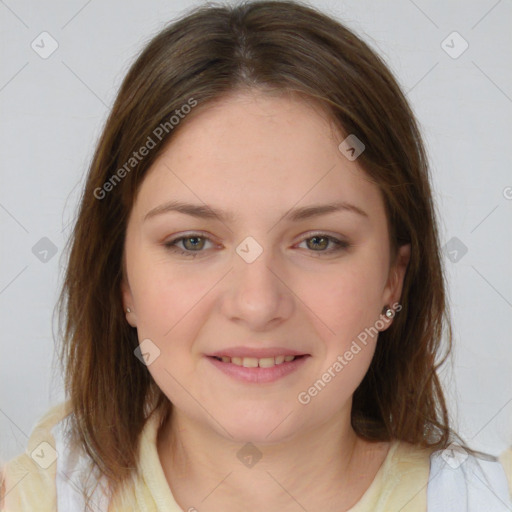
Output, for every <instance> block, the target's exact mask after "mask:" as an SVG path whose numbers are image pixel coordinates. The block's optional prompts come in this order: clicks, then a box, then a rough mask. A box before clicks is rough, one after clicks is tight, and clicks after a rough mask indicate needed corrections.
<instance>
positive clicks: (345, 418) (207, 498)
mask: <svg viewBox="0 0 512 512" xmlns="http://www.w3.org/2000/svg"><path fill="white" fill-rule="evenodd" d="M350 407H351V403H349V404H347V407H346V408H345V409H343V410H342V411H340V413H339V414H338V415H336V416H335V417H333V418H332V419H331V420H330V421H329V422H328V423H325V424H323V425H320V426H317V427H316V428H314V429H310V430H303V431H301V432H300V433H296V434H295V435H294V436H291V437H289V438H287V439H285V440H282V439H281V440H279V442H273V443H270V442H269V443H267V444H262V443H254V444H248V443H247V442H233V440H232V439H229V438H227V437H226V436H222V435H221V433H220V432H217V431H215V430H213V429H212V428H211V427H209V426H208V425H204V424H199V423H197V422H195V421H194V420H192V419H191V418H188V417H186V416H184V415H183V414H181V413H180V412H179V411H177V410H176V409H174V410H173V411H172V414H171V418H170V421H169V422H168V425H164V427H163V428H162V429H161V432H160V433H159V440H158V452H159V455H160V460H161V463H162V468H163V469H164V473H165V475H166V478H167V481H168V483H169V486H170V487H171V491H172V493H173V495H174V497H175V499H176V501H177V502H178V503H179V505H180V506H181V507H182V508H183V510H189V509H191V510H193V509H194V508H196V509H197V510H223V511H230V510H246V511H251V510H254V511H256V510H264V509H269V505H270V504H271V506H272V509H275V510H282V511H288V510H298V508H297V507H298V503H299V504H300V505H301V506H303V507H304V508H305V509H306V510H312V509H318V508H319V501H320V500H322V498H321V497H323V499H325V503H326V506H327V507H328V504H329V503H330V504H331V507H332V506H333V505H332V504H333V500H335V503H336V507H338V508H332V510H338V511H339V510H341V509H340V504H341V503H342V502H343V503H345V505H346V506H347V507H349V506H351V505H352V504H353V503H355V502H356V501H357V499H358V498H359V497H360V495H362V493H364V490H365V489H366V487H367V485H365V483H364V482H363V488H362V489H359V490H358V488H357V486H359V487H361V471H362V473H364V472H365V469H367V466H366V467H365V464H367V462H368V460H367V461H366V463H363V465H361V462H362V459H361V455H363V458H365V455H364V454H363V452H365V453H368V450H367V449H362V448H363V445H364V447H365V448H366V447H367V445H366V444H365V443H364V442H363V441H362V440H361V439H359V438H358V437H357V436H356V434H355V432H354V430H353V429H352V427H351V425H350ZM290 419H291V418H290ZM373 455H374V454H373ZM258 459H259V460H258ZM356 460H357V461H358V462H357V463H356ZM291 468H293V470H290V469H291ZM377 469H378V468H377ZM370 483H371V480H370ZM312 490H314V496H312ZM354 493H355V494H357V496H354ZM192 501H193V502H192ZM299 508H300V507H299ZM323 510H330V509H329V508H323Z"/></svg>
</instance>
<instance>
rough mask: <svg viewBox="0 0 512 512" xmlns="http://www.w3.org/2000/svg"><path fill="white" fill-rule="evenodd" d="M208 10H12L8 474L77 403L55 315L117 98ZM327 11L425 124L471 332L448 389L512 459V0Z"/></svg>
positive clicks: (59, 4) (4, 147)
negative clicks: (93, 165)
mask: <svg viewBox="0 0 512 512" xmlns="http://www.w3.org/2000/svg"><path fill="white" fill-rule="evenodd" d="M199 3H201V2H187V1H177V0H173V1H165V0H150V1H142V0H138V1H130V2H124V1H121V0H109V1H100V0H89V1H84V0H73V1H69V0H66V1H50V2H36V1H35V0H32V1H29V0H5V1H2V2H0V16H1V22H0V23H1V25H0V34H1V35H0V37H1V45H0V48H1V50H0V51H1V63H2V66H1V70H0V111H1V117H0V123H1V127H0V129H1V132H0V140H1V155H0V164H1V186H0V223H1V246H0V255H1V260H0V261H1V265H0V320H1V330H2V335H1V347H0V348H1V352H0V433H1V438H0V457H1V458H2V459H4V460H8V459H10V458H11V457H13V456H14V455H16V454H18V453H21V452H22V451H23V450H24V449H25V448H26V442H27V436H28V435H29V434H30V432H31V430H32V428H33V427H34V425H35V423H36V421H37V420H38V418H40V417H41V415H42V414H44V413H45V412H46V411H47V410H48V408H49V407H50V406H53V405H55V404H57V403H59V402H60V401H62V400H63V399H64V393H63V387H62V377H61V373H60V369H59V368H58V367H57V366H56V364H57V361H56V358H55V351H54V333H56V323H55V317H54V316H53V310H54V306H55V304H56V300H57V297H58V293H59V289H60V288H59V287H60V285H61V282H62V276H63V264H64V261H63V258H62V254H63V253H62V250H63V248H64V244H65V242H66V240H67V237H68V236H69V234H70V232H71V225H72V221H73V218H74V215H75V211H76V207H77V201H78V198H79V195H80V191H81V187H82V185H83V182H84V177H85V173H86V172H87V168H88V165H89V163H90V160H91V157H92V153H93V150H94V147H95V143H96V141H97V139H98V137H99V134H100V133H101V130H102V127H103V124H104V121H105V119H106V116H107V114H108V111H109V108H110V106H111V105H112V103H113V100H114V97H115V94H116V92H117V89H118V87H119V85H120V83H121V80H122V78H123V77H124V75H125V73H126V71H127V70H128V67H129V65H130V64H131V63H132V62H133V59H134V57H135V56H136V54H137V53H138V52H139V51H140V49H141V48H142V46H143V45H144V44H145V43H146V42H147V41H148V40H149V39H150V38H151V36H153V35H154V34H155V33H156V32H158V31H159V30H161V29H162V28H163V27H164V26H165V25H166V24H167V23H169V22H170V21H172V20H173V19H174V18H175V17H176V15H178V14H181V13H183V11H184V10H186V9H188V8H190V7H192V6H193V5H197V4H199ZM311 3H312V5H314V6H317V7H319V8H321V9H322V10H323V11H324V12H326V13H327V14H331V15H333V16H335V17H336V18H338V19H339V20H341V21H342V22H344V23H345V24H346V25H347V26H348V27H349V28H351V29H353V30H354V31H355V32H356V33H357V34H358V35H360V36H361V37H362V38H363V39H364V40H365V41H367V42H368V43H369V44H370V46H371V47H372V48H374V49H375V50H376V51H377V52H378V53H379V54H380V55H381V56H382V57H383V58H384V60H385V61H386V62H387V64H388V65H389V67H390V68H391V70H392V71H393V72H394V74H395V75H396V77H397V79H398V81H399V83H400V85H401V86H402V88H403V90H404V92H406V94H407V97H408V99H409V101H410V103H411V106H412V108H413V110H414V112H415V114H416V116H417V118H418V121H419V123H420V127H421V129H422V132H423V135H424V138H425V142H426V145H427V149H428V153H429V159H430V163H431V169H432V180H433V187H434V193H435V201H436V204H437V209H438V212H439V216H440V231H441V243H442V245H443V260H444V261H445V263H446V269H447V278H448V291H449V298H450V304H451V313H452V320H453V327H454V334H455V336H454V353H453V359H452V360H451V363H449V364H447V365H445V367H444V369H443V371H442V372H441V377H442V380H443V383H444V385H445V389H446V394H447V398H448V401H449V407H450V414H451V417H452V420H453V422H454V426H455V427H456V428H457V429H458V431H459V432H460V434H461V435H462V436H463V437H464V438H465V440H466V441H468V442H469V443H470V445H471V446H473V447H475V448H477V449H480V450H484V451H487V452H488V453H492V454H494V455H497V454H498V453H500V452H501V451H503V450H504V449H505V448H506V447H507V446H509V445H512V336H511V332H512V272H511V255H512V229H511V228H512V222H511V219H512V171H511V169H512V166H511V152H510V146H511V141H512V138H511V135H512V128H511V126H512V69H511V65H510V63H511V62H512V30H510V27H511V26H512V5H511V2H510V1H507V0H500V1H496V0H471V1H468V0H464V1H462V0H460V1H440V0H437V1H427V0H416V1H412V0H397V1H394V2H377V1H375V2H370V1H362V0H351V1H327V0H325V1H324V0H313V1H312V2H311ZM43 32H46V33H47V34H43V35H41V33H43ZM454 32H455V33H454ZM41 41H43V42H41ZM56 45H58V46H56ZM55 47H56V49H55V50H54V51H53V53H51V55H46V54H45V52H46V53H48V52H50V51H51V50H53V49H54V48H55ZM54 253H55V254H54ZM52 321H53V327H52Z"/></svg>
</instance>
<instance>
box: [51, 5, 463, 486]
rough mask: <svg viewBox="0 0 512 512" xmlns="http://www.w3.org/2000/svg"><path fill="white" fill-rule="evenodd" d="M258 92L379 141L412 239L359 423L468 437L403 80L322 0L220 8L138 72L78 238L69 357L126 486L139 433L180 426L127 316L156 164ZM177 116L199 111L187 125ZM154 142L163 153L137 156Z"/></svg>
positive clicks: (75, 406)
mask: <svg viewBox="0 0 512 512" xmlns="http://www.w3.org/2000/svg"><path fill="white" fill-rule="evenodd" d="M251 88H260V89H262V90H268V91H277V92H282V93H297V94H299V95H302V96H303V97H304V98H307V99H308V100H312V101H315V102H317V103H318V104H319V105H322V106H323V107H324V108H325V109H326V111H327V112H328V114H329V116H330V118H331V120H332V121H333V122H334V123H335V124H336V125H337V126H338V127H339V129H340V131H341V133H344V134H346V135H348V134H354V135H355V136H357V138H358V139H360V140H361V141H363V143H364V144H365V146H366V149H365V151H364V152H363V153H362V154H361V155H360V156H359V158H358V164H359V165H360V166H361V167H362V168H363V169H364V171H365V172H366V174H367V175H368V177H369V179H371V180H372V181H373V182H374V183H375V184H376V185H377V186H378V187H379V188H380V190H381V191H382V194H383V197H384V202H385V207H386V214H387V217H388V222H389V226H390V244H391V247H392V251H393V254H395V255H396V252H397V249H398V247H399V246H400V245H402V244H405V243H410V244H411V257H410V262H409V265H408V269H407V272H406V275H405V280H404V285H403V292H402V296H401V298H400V302H401V304H402V306H403V308H402V310H401V312H400V313H399V314H398V315H397V316H396V317H395V319H394V321H393V323H392V324H391V326H390V327H389V328H388V329H387V330H386V331H384V332H382V333H380V335H379V343H378V344H377V347H376V351H375V354H374V357H373V360H372V362H371V365H370V367H369V370H368V372H367V374H366V376H365V377H364V379H363V380H362V382H361V383H360V385H359V387H358V388H357V389H356V391H355V393H354V396H353V405H352V415H351V423H352V427H353V428H354V430H355V432H356V433H357V435H358V436H361V437H363V438H365V439H367V440H382V441H384V440H388V441H389V440H394V439H397V440H404V441H407V442H410V443H414V444H415V445H417V446H421V447H428V448H430V449H432V450H434V449H443V448H445V447H447V446H448V445H449V443H450V442H451V441H452V439H453V437H454V436H456V434H455V432H454V431H453V430H452V429H451V428H450V426H449V415H448V411H447V407H446V403H445V398H444V395H443V391H442V386H441V383H440V380H439V378H438V373H437V370H438V369H439V367H440V366H441V365H442V364H443V363H444V362H445V360H446V358H447V357H448V355H449V353H450V351H451V348H452V332H451V327H450V320H449V313H448V304H447V300H446V294H445V283H444V281H445V280H444V271H443V267H442V261H441V258H440V246H439V238H438V228H437V221H436V216H437V214H436V211H435V205H434V204H433V199H432V193H431V187H430V177H429V173H430V171H429V167H428V162H427V156H426V151H425V148H424V145H423V142H422V137H421V134H420V130H419V127H418V124H417V121H416V120H415V116H414V114H413V112H412V110H411V108H410V106H409V105H408V102H407V100H406V98H405V96H404V94H403V92H402V91H401V89H400V86H399V85H398V83H397V81H396V79H395V78H394V76H393V75H392V73H391V72H390V71H389V69H388V68H387V66H386V65H385V63H384V62H383V60H381V58H380V57H379V56H378V55H376V53H375V52H374V51H373V50H371V49H370V48H369V46H368V45H367V44H366V43H365V42H364V41H362V40H361V39H360V38H359V37H357V36H356V35H355V34H354V33H353V32H352V31H350V30H349V29H348V28H346V27H345V26H344V25H343V24H341V23H340V22H338V21H336V20H334V19H332V18H330V17H329V16H327V15H325V14H322V13H321V12H318V11H317V10H316V9H314V8H312V7H310V6H308V5H306V4H303V3H299V2H290V1H261V2H244V3H241V4H239V5H237V6H226V5H207V6H202V7H198V8H195V9H193V10H191V11H187V13H186V14H184V15H182V16H181V17H180V18H179V19H177V20H176V21H174V22H173V23H172V24H170V25H168V26H167V27H166V28H165V29H164V30H163V31H161V32H160V33H158V34H157V35H156V36H155V37H154V38H153V39H152V40H151V41H150V42H149V44H147V46H146V47H145V48H144V49H143V50H142V52H141V53H140V55H139V56H138V58H137V59H136V61H135V62H134V63H133V65H132V67H131V68H130V70H129V72H128V73H127V75H126V77H125V79H124V81H123V83H122V85H121V87H120V90H119V93H118V95H117V98H116V100H115V103H114V105H113V108H112V111H111V113H110V116H109V117H108V119H107V121H106V124H105V127H104V130H103V133H102V135H101V137H100V140H99V142H98V145H97V148H96V151H95V154H94V157H93V160H92V163H91V165H90V169H89V172H88V175H87V180H86V184H85V188H84V190H83V194H82V197H81V202H80V206H79V211H78V216H77V220H76V224H75V226H74V230H73V232H72V236H71V238H70V240H69V244H70V245H69V247H68V250H69V255H68V258H69V259H68V262H67V263H68V264H67V270H66V275H65V280H64V284H63V288H62V292H61V296H60V298H59V305H60V308H59V312H60V315H61V316H60V318H61V319H63V321H62V324H63V325H62V328H61V331H62V336H61V338H62V346H61V349H60V352H59V356H60V362H61V364H62V366H63V368H64V369H65V389H66V393H67V396H68V397H69V400H70V403H71V408H72V411H73V415H72V425H73V433H74V436H75V437H76V440H77V442H78V443H80V444H81V446H83V448H84V450H85V451H86V452H87V453H88V455H89V456H90V458H91V460H92V461H93V463H94V465H95V467H96V468H97V469H99V470H100V471H101V473H102V474H103V475H105V476H106V477H107V478H108V480H109V482H110V483H111V485H112V488H113V489H117V488H118V487H119V486H120V485H121V484H122V483H123V482H126V481H127V479H128V477H129V476H130V475H133V473H134V472H136V471H137V469H138V468H137V456H138V447H139V436H140V433H141V431H142V429H143V427H144V425H145V423H146V421H147V420H148V417H149V416H150V415H151V414H153V413H156V412H159V413H162V417H163V418H168V417H169V415H170V413H171V411H172V404H171V403H170V402H169V400H168V399H167V397H166V396H165V395H164V394H163V392H162V391H161V390H160V389H159V388H158V386H157V385H156V383H155V382H154V381H153V379H152V377H151V375H150V374H149V372H148V371H147V368H146V367H145V366H144V365H143V364H141V362H140V361H139V360H138V359H137V358H136V357H135V356H134V350H135V349H136V348H137V347H138V339H137V332H136V329H134V328H132V327H130V326H129V325H128V324H127V322H126V318H125V314H124V311H123V304H122V298H121V281H122V277H123V246H124V238H125V231H126V225H127V219H128V216H129V214H130V211H131V208H132V205H133V203H134V199H135V197H136V194H137V191H138V189H139V187H140V184H141V183H142V181H143V179H144V177H145V175H146V173H147V171H148V169H149V168H150V166H151V165H152V163H153V162H154V161H155V159H156V158H157V157H158V156H159V155H160V154H161V152H162V150H163V149H164V148H165V147H166V146H167V145H168V144H169V143H172V139H173V136H174V134H175V133H176V132H177V131H179V130H180V128H181V127H182V126H183V125H185V124H186V123H187V119H188V118H189V117H193V116H194V115H195V114H196V113H197V112H200V111H201V110H202V109H205V108H208V106H209V104H210V103H211V102H213V101H215V100H218V99H221V98H222V97H223V96H225V95H227V94H229V93H231V92H233V91H236V90H242V89H251ZM185 105H188V106H189V107H188V108H187V109H186V108H185V107H184V106H185ZM176 111H180V112H182V113H185V112H189V111H190V113H189V114H187V115H182V116H180V119H179V121H178V122H176V119H174V120H173V119H172V117H173V116H174V117H176V116H177V112H176ZM150 140H151V143H150ZM143 146H146V147H149V146H151V149H150V150H149V151H148V152H147V154H146V155H145V156H144V157H143V158H142V157H141V158H140V159H138V158H135V157H134V153H136V152H138V151H139V149H140V148H141V147H143ZM123 169H124V171H123ZM443 339H444V340H445V341H446V344H443ZM164 421H165V420H164ZM162 423H163V421H162ZM457 437H458V436H457ZM459 439H460V437H459ZM464 446H465V445H464ZM466 448H467V449H468V451H471V450H470V449H469V448H468V447H467V446H466Z"/></svg>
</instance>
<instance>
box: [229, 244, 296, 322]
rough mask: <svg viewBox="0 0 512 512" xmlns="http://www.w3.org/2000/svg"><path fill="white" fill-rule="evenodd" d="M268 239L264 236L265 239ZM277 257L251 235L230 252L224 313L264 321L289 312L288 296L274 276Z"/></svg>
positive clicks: (280, 282)
mask: <svg viewBox="0 0 512 512" xmlns="http://www.w3.org/2000/svg"><path fill="white" fill-rule="evenodd" d="M261 238H262V237H260V240H261ZM270 238H271V237H266V238H265V240H267V241H268V240H270ZM269 243H270V242H269ZM278 260H279V258H275V254H274V251H273V250H272V249H271V248H270V247H265V243H260V242H258V241H257V240H256V238H255V237H252V236H249V237H246V238H245V239H244V240H242V242H241V243H240V244H239V245H238V246H237V247H236V254H235V255H234V261H233V272H232V273H231V278H230V279H231V280H230V285H229V288H230V293H229V294H228V298H227V300H226V304H225V307H226V308H227V309H226V310H225V313H226V314H227V315H228V316H231V317H237V318H240V319H244V320H246V321H247V322H252V323H260V324H265V323H266V322H269V321H271V320H273V319H275V318H278V317H279V318H284V317H286V316H288V315H289V314H290V312H291V310H292V308H291V300H292V299H291V297H290V293H289V291H288V289H287V287H286V286H285V285H284V284H283V282H282V280H281V279H280V278H278V275H279V261H278ZM276 274H277V275H276Z"/></svg>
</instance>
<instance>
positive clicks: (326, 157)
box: [138, 91, 382, 216]
mask: <svg viewBox="0 0 512 512" xmlns="http://www.w3.org/2000/svg"><path fill="white" fill-rule="evenodd" d="M182 122H183V125H182V126H181V127H180V130H179V131H177V132H176V135H175V136H174V138H173V139H172V140H171V141H170V143H169V144H168V146H167V148H166V149H165V150H164V151H163V153H162V154H161V155H160V157H159V158H158V159H157V161H156V162H155V163H154V164H153V166H152V168H151V169H150V170H149V171H148V174H147V176H146V178H145V180H144V182H143V184H142V186H141V190H140V193H139V197H138V200H140V201H138V202H139V203H140V204H141V205H142V206H143V207H144V208H146V209H147V208H150V207H154V206H156V205H157V204H159V203H163V202H165V201H169V200H172V199H176V198H179V199H185V198H186V199H188V200H191V201H192V200H194V202H196V203H197V202H198V200H200V201H204V202H205V203H207V204H215V205H222V204H225V205H229V206H230V208H226V209H229V210H235V211H236V210H238V211H239V212H240V213H241V215H243V213H244V211H246V212H247V215H248V216H249V215H254V214H255V213H256V212H257V211H260V212H261V210H262V209H266V210H276V211H282V210H283V208H284V207H286V206H288V207H289V208H291V207H292V206H293V205H295V204H297V203H298V202H299V201H300V202H303V203H304V204H306V203H308V202H310V203H311V202H315V203H318V202H319V201H323V202H329V201H339V200H347V201H348V200H350V202H352V203H354V202H356V203H357V202H359V203H371V204H370V207H374V208H377V209H378V208H379V206H382V205H381V204H379V203H381V197H380V192H379V190H378V187H377V186H376V185H375V184H374V183H372V182H371V181H370V180H369V178H368V176H367V175H366V173H365V172H364V171H363V169H362V168H361V167H360V166H359V165H358V164H357V160H356V161H350V160H348V159H347V158H346V157H345V156H344V155H343V154H342V153H341V152H340V151H339V149H338V145H339V144H340V142H341V141H342V140H343V139H344V138H345V136H344V135H343V134H342V133H341V132H340V131H339V130H338V129H337V127H336V126H335V125H334V123H333V121H332V120H331V119H330V118H329V116H328V115H327V113H326V111H325V110H324V109H323V108H321V107H320V106H319V104H317V103H315V102H313V101H307V100H305V99H303V98H301V97H298V96H292V95H282V94H281V95H278V94H268V93H262V92H258V91H244V92H238V93H234V94H231V95H229V96H227V97H224V98H222V99H220V100H218V101H216V102H215V103H211V104H209V105H206V107H205V108H202V109H200V110H197V111H195V112H193V113H192V114H191V115H190V117H188V118H185V119H184V120H183V121H182ZM231 207H232V208H231Z"/></svg>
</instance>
